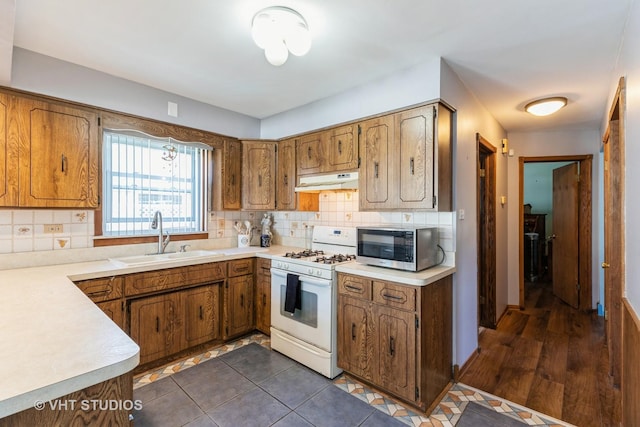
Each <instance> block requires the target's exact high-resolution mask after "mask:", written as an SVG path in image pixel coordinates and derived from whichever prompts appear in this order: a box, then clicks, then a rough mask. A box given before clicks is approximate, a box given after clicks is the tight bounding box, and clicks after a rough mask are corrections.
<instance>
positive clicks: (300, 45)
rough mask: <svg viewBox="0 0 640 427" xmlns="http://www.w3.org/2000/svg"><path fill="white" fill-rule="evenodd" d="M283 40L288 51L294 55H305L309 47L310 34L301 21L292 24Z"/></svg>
mask: <svg viewBox="0 0 640 427" xmlns="http://www.w3.org/2000/svg"><path fill="white" fill-rule="evenodd" d="M284 41H285V44H286V45H287V48H288V49H289V51H290V52H291V53H292V54H294V55H295V56H303V55H306V54H307V53H308V52H309V50H310V49H311V34H310V33H309V30H308V29H307V28H306V27H305V26H304V25H303V24H302V23H296V24H294V25H292V26H291V27H290V28H289V29H288V31H287V34H286V35H285V39H284Z"/></svg>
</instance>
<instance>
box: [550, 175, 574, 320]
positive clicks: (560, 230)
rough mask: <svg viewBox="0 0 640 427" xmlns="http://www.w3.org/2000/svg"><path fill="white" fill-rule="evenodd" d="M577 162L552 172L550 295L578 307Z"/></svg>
mask: <svg viewBox="0 0 640 427" xmlns="http://www.w3.org/2000/svg"><path fill="white" fill-rule="evenodd" d="M578 177H579V175H578V163H571V164H568V165H566V166H563V167H560V168H557V169H554V170H553V202H552V203H553V220H552V223H553V234H554V235H555V238H554V240H553V259H552V270H553V273H552V276H553V293H554V294H555V295H556V296H557V297H558V298H560V299H561V300H563V301H564V302H566V303H567V304H569V305H570V306H572V307H574V308H578V306H579V302H580V300H579V294H580V292H579V287H578V286H579V283H580V281H579V279H580V278H579V273H578V272H579V261H580V258H579V241H578V232H579V228H580V224H579V222H580V221H579V213H578V205H579V188H578V186H579V179H578Z"/></svg>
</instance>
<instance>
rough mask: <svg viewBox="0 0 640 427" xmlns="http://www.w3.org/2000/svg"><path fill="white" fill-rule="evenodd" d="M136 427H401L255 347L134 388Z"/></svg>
mask: <svg viewBox="0 0 640 427" xmlns="http://www.w3.org/2000/svg"><path fill="white" fill-rule="evenodd" d="M134 398H135V399H139V400H141V401H142V409H141V410H140V411H137V412H136V413H135V414H134V416H135V419H134V423H135V425H136V426H168V427H176V426H183V425H187V426H220V427H225V426H233V427H236V426H247V427H249V426H276V427H289V426H317V427H324V426H327V427H329V426H340V427H343V426H366V427H375V426H385V427H387V426H390V427H392V426H405V424H403V423H402V422H400V421H399V420H397V419H396V418H393V417H391V416H389V415H387V414H385V413H383V412H381V411H379V410H378V409H376V408H374V407H373V406H371V405H368V404H367V403H365V402H363V401H362V400H360V399H358V398H357V397H355V396H352V395H350V394H349V393H346V392H344V391H343V390H341V389H340V388H338V387H336V386H334V385H333V383H332V382H331V381H330V380H328V379H327V378H325V377H323V376H321V375H319V374H317V373H315V372H314V371H311V370H310V369H308V368H306V367H304V366H302V365H300V364H298V363H296V362H295V361H293V360H291V359H289V358H287V357H285V356H283V355H281V354H279V353H277V352H275V351H270V350H268V349H266V348H264V347H262V346H260V345H258V344H249V345H246V346H244V347H241V348H239V349H237V350H234V351H232V352H229V353H227V354H225V355H222V356H220V357H218V358H215V359H211V360H208V361H206V362H203V363H201V364H199V365H197V366H194V367H192V368H189V369H186V370H184V371H180V372H178V373H176V374H174V375H171V376H170V377H166V378H163V379H161V380H158V381H154V382H153V383H151V384H149V385H146V386H144V387H140V388H138V389H136V390H135V391H134Z"/></svg>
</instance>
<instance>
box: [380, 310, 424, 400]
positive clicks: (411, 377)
mask: <svg viewBox="0 0 640 427" xmlns="http://www.w3.org/2000/svg"><path fill="white" fill-rule="evenodd" d="M373 315H374V317H375V319H374V323H375V326H374V329H375V343H374V347H375V350H374V352H375V353H374V354H376V356H377V358H376V363H375V366H374V379H373V381H374V382H375V383H376V384H378V385H380V386H381V387H383V388H384V389H386V390H388V391H390V392H392V393H394V394H397V395H398V396H401V397H403V398H405V399H408V400H416V375H417V371H416V327H415V313H412V312H404V311H400V310H397V309H394V308H391V307H385V306H379V305H374V306H373Z"/></svg>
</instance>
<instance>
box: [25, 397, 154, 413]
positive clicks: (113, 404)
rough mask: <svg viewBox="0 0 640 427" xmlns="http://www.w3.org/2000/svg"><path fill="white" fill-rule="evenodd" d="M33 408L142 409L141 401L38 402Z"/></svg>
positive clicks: (87, 400)
mask: <svg viewBox="0 0 640 427" xmlns="http://www.w3.org/2000/svg"><path fill="white" fill-rule="evenodd" d="M33 407H34V408H35V409H37V410H38V411H42V410H44V409H51V410H53V411H75V410H76V409H78V410H81V411H123V410H124V411H132V410H136V411H139V410H141V409H142V401H141V400H115V399H110V400H100V399H82V400H76V399H56V400H48V401H43V400H37V401H36V402H34V404H33Z"/></svg>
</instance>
